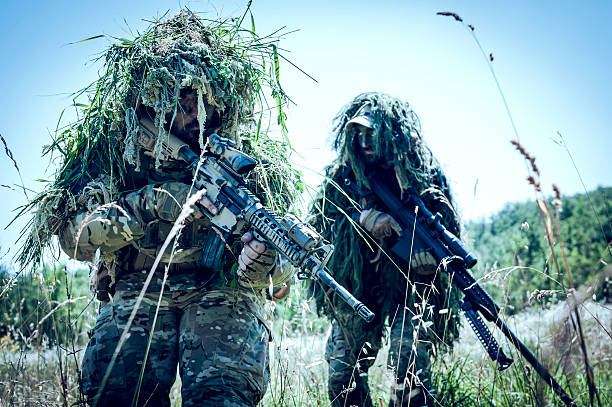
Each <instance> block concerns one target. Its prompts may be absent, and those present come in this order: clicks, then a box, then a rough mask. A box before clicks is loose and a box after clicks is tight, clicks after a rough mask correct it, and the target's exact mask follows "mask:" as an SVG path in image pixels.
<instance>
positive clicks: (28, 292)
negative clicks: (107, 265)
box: [0, 265, 91, 348]
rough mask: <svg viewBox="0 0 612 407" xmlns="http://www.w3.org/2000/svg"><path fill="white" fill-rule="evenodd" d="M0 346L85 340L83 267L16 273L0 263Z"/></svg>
mask: <svg viewBox="0 0 612 407" xmlns="http://www.w3.org/2000/svg"><path fill="white" fill-rule="evenodd" d="M0 287H1V289H2V290H4V289H6V292H5V293H4V295H3V297H2V300H1V301H0V338H1V339H2V340H1V341H0V344H1V345H0V346H5V347H9V346H17V347H20V348H21V347H23V346H28V345H36V346H39V345H44V346H49V345H53V344H58V343H59V344H62V345H64V344H67V343H71V342H72V341H77V342H78V343H83V342H84V341H85V338H84V336H86V335H85V331H86V329H85V327H86V324H87V322H88V321H87V319H88V317H89V313H88V312H83V311H84V310H85V309H86V306H87V304H88V303H89V301H90V299H91V295H90V293H89V277H88V272H87V271H86V270H80V271H78V272H76V273H72V272H67V271H66V268H65V266H63V265H57V266H56V267H49V266H45V267H43V268H42V269H41V270H40V271H37V272H34V273H27V274H26V273H24V274H20V275H18V276H17V277H15V275H14V274H13V273H11V272H9V271H8V270H7V268H6V267H4V266H0Z"/></svg>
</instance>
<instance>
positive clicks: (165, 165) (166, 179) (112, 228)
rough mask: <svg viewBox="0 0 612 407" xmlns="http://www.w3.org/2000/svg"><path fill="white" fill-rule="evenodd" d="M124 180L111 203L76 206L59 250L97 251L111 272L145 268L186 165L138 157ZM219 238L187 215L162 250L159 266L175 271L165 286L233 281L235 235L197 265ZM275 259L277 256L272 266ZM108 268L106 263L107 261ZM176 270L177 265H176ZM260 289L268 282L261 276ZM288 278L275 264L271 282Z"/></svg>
mask: <svg viewBox="0 0 612 407" xmlns="http://www.w3.org/2000/svg"><path fill="white" fill-rule="evenodd" d="M128 175H129V178H128V179H126V185H127V188H129V189H127V188H126V189H127V190H126V191H124V192H123V193H122V194H120V198H119V199H117V200H116V201H115V202H111V203H109V204H105V205H100V206H98V207H97V208H96V209H94V210H92V211H88V210H86V209H84V208H83V209H82V210H81V211H78V212H77V213H76V214H75V215H74V216H72V218H71V219H70V220H69V221H68V222H67V223H66V224H65V225H64V227H63V229H62V230H61V231H60V234H59V240H60V245H61V247H62V249H63V250H64V252H66V254H68V255H69V256H70V257H72V258H75V259H77V260H81V261H92V260H93V259H94V258H95V257H96V252H97V251H98V250H99V254H100V256H101V257H102V258H103V259H107V258H109V257H110V258H112V259H113V263H114V265H113V269H115V270H113V280H114V278H115V275H116V276H117V278H119V276H120V275H122V274H125V273H130V272H142V271H143V269H145V268H149V267H150V266H151V265H152V263H153V261H154V259H155V258H156V256H157V255H159V254H160V251H161V248H162V245H163V243H164V241H165V240H166V237H167V236H168V234H169V232H170V230H171V229H172V226H173V224H174V220H175V219H176V218H177V216H178V215H179V213H180V212H181V207H182V205H183V203H185V201H186V199H187V197H188V196H189V195H190V194H193V193H195V192H196V190H195V189H192V188H191V181H192V173H191V170H190V169H189V168H188V167H187V166H186V165H185V164H184V163H182V162H178V161H166V162H162V165H161V167H159V168H157V169H156V168H155V165H154V159H152V158H149V157H147V156H143V157H142V160H141V162H140V171H136V170H135V169H133V168H132V171H130V172H129V173H128ZM215 238H216V239H219V238H218V235H217V233H216V232H215V231H214V230H213V229H212V228H211V222H210V220H209V219H208V218H206V217H202V218H200V219H196V218H193V217H191V218H188V220H187V222H186V224H185V225H184V227H183V229H182V231H181V232H180V236H179V238H178V240H177V241H176V242H175V244H169V245H168V248H167V249H166V251H165V252H164V253H163V254H162V255H161V263H162V264H161V265H160V266H159V267H158V269H159V270H163V266H164V263H168V262H169V261H170V256H171V252H173V256H172V264H173V265H176V266H178V269H179V270H180V272H178V271H177V272H174V273H171V275H170V278H169V282H170V289H171V290H172V289H183V288H193V287H194V286H196V287H197V286H203V285H204V284H208V285H212V287H215V288H222V287H223V286H225V285H227V284H231V282H232V281H233V280H235V276H236V274H235V270H236V268H237V257H238V255H239V253H240V250H241V248H242V243H241V242H240V236H232V237H231V238H230V240H229V241H225V242H223V241H221V242H220V244H219V243H218V244H217V246H218V250H217V251H216V252H215V253H217V255H216V256H215V257H217V258H216V259H213V260H215V261H214V262H212V263H213V264H212V265H211V266H210V267H202V266H200V257H201V253H202V248H203V247H204V246H205V245H206V244H207V243H209V242H210V239H215ZM278 264H279V262H278V261H277V265H278ZM108 267H110V265H108ZM175 271H176V270H175ZM264 277H265V281H260V282H258V283H259V288H262V287H264V286H268V285H269V284H270V283H269V278H268V277H267V276H262V278H261V279H262V280H263V279H264ZM290 277H291V273H290V271H289V270H288V268H284V267H282V268H281V267H278V266H276V267H275V270H274V272H273V274H272V282H273V285H274V286H275V287H277V286H281V285H282V284H284V283H285V282H287V281H288V280H289V279H290Z"/></svg>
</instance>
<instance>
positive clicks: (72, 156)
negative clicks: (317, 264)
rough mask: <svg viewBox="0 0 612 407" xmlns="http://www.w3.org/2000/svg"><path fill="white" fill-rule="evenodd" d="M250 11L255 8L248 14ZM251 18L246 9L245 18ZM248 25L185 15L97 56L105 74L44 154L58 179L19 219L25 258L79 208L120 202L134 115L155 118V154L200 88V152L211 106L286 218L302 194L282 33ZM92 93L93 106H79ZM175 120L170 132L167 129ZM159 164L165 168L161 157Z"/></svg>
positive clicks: (134, 157)
mask: <svg viewBox="0 0 612 407" xmlns="http://www.w3.org/2000/svg"><path fill="white" fill-rule="evenodd" d="M247 12H248V10H247ZM245 15H246V12H245ZM245 15H243V16H242V18H241V19H231V20H225V21H220V20H205V19H203V18H201V17H199V16H197V15H196V14H195V13H193V12H191V11H188V10H183V11H181V12H180V13H178V14H177V15H176V16H174V17H172V18H170V19H168V20H164V21H156V22H154V23H152V24H151V26H150V27H149V29H148V30H147V31H146V32H145V33H144V34H142V35H139V36H136V37H135V38H133V39H119V40H117V39H114V43H113V44H112V45H111V46H110V47H109V49H108V50H107V51H106V53H105V54H103V55H102V56H101V57H100V58H99V60H102V61H103V62H104V65H103V67H102V69H101V71H100V72H101V76H100V78H99V79H98V80H97V81H95V82H94V83H92V84H91V85H89V86H88V87H86V88H85V89H83V90H81V91H80V92H77V93H76V94H75V96H74V100H75V107H76V108H77V110H78V117H79V119H78V120H77V121H75V122H73V123H71V124H69V125H68V126H66V127H64V128H62V129H59V130H58V131H57V132H56V136H55V138H54V140H53V143H52V144H51V145H50V146H47V147H45V150H44V154H50V155H53V154H56V155H57V154H59V155H60V158H61V167H60V168H59V169H58V171H57V173H56V176H55V179H54V180H53V181H51V182H49V183H48V185H47V186H46V188H45V190H44V191H43V192H42V193H40V194H39V195H38V196H37V197H36V198H35V199H34V200H33V201H32V202H30V203H28V204H27V205H26V206H24V207H23V208H22V211H21V212H20V214H19V215H18V216H21V215H23V214H25V213H27V212H31V213H32V214H33V217H32V220H31V221H30V224H29V225H28V228H27V229H26V230H25V231H24V235H25V236H24V237H25V241H24V243H23V246H22V248H21V252H20V253H19V257H18V260H19V262H20V263H21V265H22V266H25V265H27V264H34V265H36V264H38V263H39V261H40V259H41V255H42V252H43V250H44V249H45V248H46V247H48V246H49V244H50V242H51V237H52V236H53V235H56V234H57V233H58V232H59V230H60V228H61V227H62V226H63V224H65V221H66V219H67V218H68V217H70V216H71V215H72V214H74V213H75V211H77V209H80V208H83V207H85V208H87V209H89V210H95V208H97V207H98V206H100V205H102V204H108V203H110V202H112V201H114V200H116V199H117V197H118V195H119V194H120V193H122V192H123V191H124V189H125V186H126V181H125V177H126V173H127V171H128V170H129V171H132V170H133V171H138V170H139V162H140V154H141V153H142V152H141V151H140V147H139V145H138V144H137V142H136V140H137V138H136V136H137V133H138V130H139V121H138V116H137V112H140V111H142V110H143V109H146V111H148V112H153V116H154V122H155V124H156V125H157V127H158V128H159V129H160V130H159V135H158V141H157V145H156V152H157V157H159V149H160V147H161V141H162V140H163V139H164V138H166V137H167V136H168V135H167V134H166V132H165V130H163V129H164V123H167V121H168V118H169V117H170V118H171V119H170V120H174V118H175V115H176V113H177V111H178V109H180V106H179V104H178V101H179V96H180V91H181V89H184V88H191V89H193V90H195V91H196V92H197V99H198V122H199V124H200V137H199V144H200V147H201V148H202V149H203V148H204V137H203V135H204V132H206V130H207V129H206V128H205V124H206V110H205V109H204V101H206V103H207V104H208V105H210V106H212V107H214V109H215V110H216V112H217V113H218V114H219V115H220V118H221V127H220V128H217V129H215V130H216V132H217V133H218V134H219V135H221V136H222V137H226V138H229V139H232V140H234V141H235V142H237V143H238V145H239V147H240V148H242V149H243V150H244V151H246V152H248V153H249V154H252V155H254V156H255V157H256V158H259V159H261V161H262V162H263V163H264V164H262V165H260V166H258V168H257V169H256V170H255V177H256V178H258V180H259V181H261V182H259V184H260V185H264V186H265V187H264V189H265V190H264V191H260V192H263V195H264V196H265V200H266V204H268V205H269V206H271V207H272V208H273V209H276V210H277V211H280V212H284V211H285V210H287V209H288V206H289V205H290V204H291V202H292V200H293V197H295V196H297V195H299V193H297V192H296V190H295V189H296V188H300V185H301V184H300V182H299V174H298V173H296V172H294V171H292V170H291V169H290V167H289V166H288V165H287V163H288V154H289V144H288V141H287V140H288V139H287V135H286V128H285V124H284V119H285V113H284V111H283V106H284V105H285V104H286V97H285V94H284V92H283V90H282V88H281V86H280V83H279V55H278V51H277V45H276V44H277V42H278V40H279V37H278V36H266V37H263V38H262V37H259V36H258V35H257V34H255V32H254V23H253V30H246V29H244V28H242V27H241V24H242V21H243V19H244V17H245ZM264 92H266V93H267V92H271V95H272V99H273V105H275V106H274V107H275V108H276V113H277V119H278V122H279V124H280V128H281V130H282V133H283V136H284V139H283V140H273V139H272V138H270V137H268V136H267V135H266V134H264V133H263V132H261V131H260V130H261V128H262V123H263V125H267V122H268V120H269V119H270V115H269V113H270V112H271V111H272V110H273V109H272V108H271V107H270V106H269V105H268V101H267V99H266V97H265V94H264ZM84 97H87V99H88V102H87V103H80V102H79V103H77V102H76V100H77V99H78V100H79V101H80V100H81V99H82V98H84ZM169 124H171V123H168V126H167V127H169ZM156 165H159V161H158V159H157V162H156Z"/></svg>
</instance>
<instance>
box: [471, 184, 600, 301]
mask: <svg viewBox="0 0 612 407" xmlns="http://www.w3.org/2000/svg"><path fill="white" fill-rule="evenodd" d="M610 198H612V188H609V187H599V188H597V189H596V190H594V191H592V192H590V193H588V194H576V195H573V196H568V197H562V198H561V199H557V200H556V201H555V200H553V199H551V200H549V201H548V205H547V206H548V211H549V212H548V213H549V218H550V222H551V223H550V224H551V230H552V232H553V235H554V250H555V254H556V257H557V261H558V263H559V267H560V269H561V275H559V272H558V269H557V267H556V266H555V263H554V259H553V257H552V256H551V249H550V245H549V243H548V240H547V238H546V228H545V222H548V219H549V218H548V217H547V216H546V215H545V214H544V215H542V214H541V212H540V209H539V208H538V205H537V204H536V202H533V201H531V202H522V203H509V204H507V205H506V206H505V207H504V208H503V209H502V210H501V211H500V212H498V213H496V214H495V215H493V216H492V217H491V218H490V219H487V220H482V221H476V222H470V223H467V224H466V225H465V230H466V233H465V234H464V236H465V240H466V242H467V243H468V245H469V246H470V247H471V249H472V250H473V252H474V253H475V254H476V256H477V257H478V261H479V263H478V265H477V266H476V267H475V268H474V270H473V271H474V275H475V276H476V277H477V278H481V280H480V281H481V284H482V285H483V286H485V287H486V289H487V291H489V293H490V294H492V295H493V296H494V298H495V299H496V300H497V301H499V302H500V303H502V304H505V305H507V309H508V311H509V313H515V312H518V311H520V310H522V309H524V308H525V307H527V306H529V305H530V304H533V303H534V302H535V303H537V302H540V303H542V304H544V305H546V304H549V303H550V302H554V301H556V300H560V299H563V298H565V294H563V287H566V288H568V287H569V277H568V275H567V272H566V271H565V267H564V262H563V253H562V249H561V244H560V242H559V239H558V238H557V236H556V233H555V226H554V223H555V222H556V218H557V208H558V229H559V235H560V237H561V243H562V245H563V246H564V251H565V255H566V257H567V262H568V265H569V269H570V271H571V276H572V279H573V282H574V285H575V286H576V288H577V289H582V290H586V289H587V288H588V287H592V288H593V290H594V294H595V298H597V299H600V300H607V301H611V300H612V296H611V292H610V276H609V274H610V271H611V269H610V267H607V265H608V264H609V263H610V261H611V255H610V253H611V251H610V244H611V242H612V208H611V207H610V206H611V204H612V203H611V202H612V201H611V200H610ZM606 277H607V278H606ZM585 292H586V291H585Z"/></svg>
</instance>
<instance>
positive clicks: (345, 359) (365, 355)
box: [325, 321, 380, 407]
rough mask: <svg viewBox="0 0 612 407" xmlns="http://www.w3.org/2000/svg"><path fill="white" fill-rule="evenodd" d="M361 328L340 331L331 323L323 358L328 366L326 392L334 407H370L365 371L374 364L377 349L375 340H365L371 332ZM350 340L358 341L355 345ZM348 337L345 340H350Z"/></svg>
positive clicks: (336, 325) (376, 340) (366, 373)
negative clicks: (354, 406)
mask: <svg viewBox="0 0 612 407" xmlns="http://www.w3.org/2000/svg"><path fill="white" fill-rule="evenodd" d="M361 328H362V329H361V330H359V331H357V332H352V330H349V329H348V328H345V329H342V328H341V327H340V325H339V324H338V322H337V321H333V322H332V331H331V333H330V335H329V338H328V339H327V344H326V348H325V359H326V360H327V362H328V364H329V377H328V393H329V398H330V400H331V401H332V405H333V406H334V407H339V406H351V405H358V406H370V405H372V401H371V399H370V395H369V388H368V370H369V368H370V367H371V366H372V364H373V363H374V358H375V357H376V352H377V351H378V349H379V348H380V346H379V345H378V344H379V339H378V338H376V337H374V338H372V339H371V340H372V342H373V343H374V346H372V343H371V342H370V341H367V340H365V339H366V336H367V335H366V333H370V334H371V333H372V331H371V330H367V329H364V328H363V327H361ZM347 336H349V337H350V338H353V339H355V338H357V337H358V338H360V339H361V340H360V341H359V342H358V343H357V342H356V341H353V342H351V343H349V341H348V340H347ZM350 338H349V339H350Z"/></svg>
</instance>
